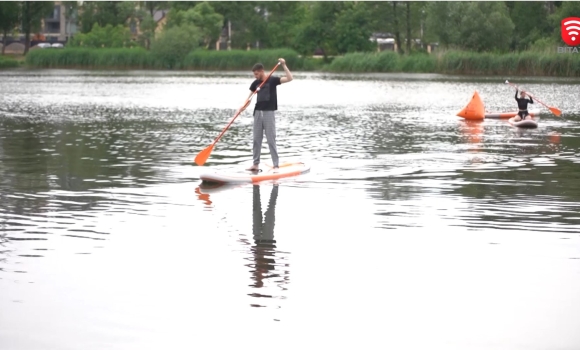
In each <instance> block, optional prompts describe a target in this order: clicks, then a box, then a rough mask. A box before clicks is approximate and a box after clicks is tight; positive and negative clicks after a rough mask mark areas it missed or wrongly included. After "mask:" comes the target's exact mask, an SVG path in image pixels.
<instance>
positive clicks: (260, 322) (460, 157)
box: [0, 70, 580, 350]
mask: <svg viewBox="0 0 580 350" xmlns="http://www.w3.org/2000/svg"><path fill="white" fill-rule="evenodd" d="M505 79H510V80H512V81H513V82H515V83H518V84H520V85H521V86H522V87H523V88H524V89H529V91H531V92H532V93H534V94H535V95H536V96H537V97H539V98H541V99H542V101H543V102H546V103H549V104H550V105H553V106H556V107H558V108H560V109H562V110H563V113H564V114H563V117H562V118H557V117H554V116H553V115H550V114H544V115H542V116H541V117H540V121H539V125H540V126H539V128H537V129H534V130H518V129H516V128H513V127H511V126H509V125H508V124H507V121H501V120H486V121H484V122H471V123H468V122H465V121H463V120H462V119H460V118H458V117H455V113H456V112H457V111H459V109H461V108H462V107H463V106H464V105H465V104H466V103H467V101H468V100H469V98H470V97H471V94H472V93H473V91H474V90H477V91H479V92H480V94H481V96H482V98H483V100H484V102H485V103H486V108H487V110H488V111H498V112H499V111H512V110H514V109H515V107H516V104H515V101H514V99H513V94H514V92H513V90H511V89H510V88H509V87H506V85H505V84H504V83H503V82H504V81H505ZM578 82H579V81H574V80H557V79H534V80H521V79H519V80H518V79H517V78H512V77H497V78H478V79H470V78H460V77H445V76H438V75H398V74H392V75H321V74H314V73H308V74H307V73H295V81H294V82H292V83H290V84H287V85H283V86H281V87H279V109H280V111H279V113H278V117H277V118H278V119H277V127H278V145H279V150H280V154H281V158H282V161H296V160H298V161H307V162H309V163H310V164H311V165H312V170H311V172H310V173H309V174H307V175H304V176H301V177H299V178H295V179H288V180H283V181H279V182H277V183H272V182H268V183H262V184H260V185H257V186H252V185H241V186H233V187H222V188H218V189H214V190H208V189H200V188H199V184H200V180H199V175H200V173H201V172H202V171H206V170H208V169H228V168H229V169H234V168H238V169H239V168H241V167H245V166H247V165H249V164H250V163H251V132H252V131H251V127H252V124H251V122H252V121H251V117H250V110H251V108H249V109H248V111H246V112H245V113H244V114H243V116H242V117H240V118H238V120H236V122H235V123H234V125H233V126H232V127H231V129H230V130H229V131H228V132H227V133H226V135H225V137H224V138H223V139H222V140H221V141H220V142H219V143H218V145H217V146H216V148H215V149H214V151H213V153H212V156H211V157H210V159H209V161H208V162H207V163H206V165H205V166H204V167H197V166H195V165H194V164H193V158H194V157H195V155H196V154H197V152H199V151H200V150H201V149H203V148H205V147H206V146H207V145H208V144H209V143H211V141H212V140H213V138H214V137H215V136H217V134H218V133H219V132H220V131H221V130H222V128H223V127H224V126H225V125H226V123H227V122H228V121H229V119H230V118H231V117H232V116H233V113H234V111H235V109H237V108H238V107H239V106H240V105H241V104H242V102H243V99H244V98H245V97H246V96H247V91H248V87H249V84H250V83H251V74H247V73H245V72H241V73H235V72H234V73H228V74H217V73H174V72H129V73H127V72H125V73H116V72H87V71H59V70H43V71H28V72H20V71H4V72H2V73H0V201H1V202H0V203H1V204H0V348H1V349H3V350H4V349H6V350H30V349H51V350H65V349H67V350H68V349H71V350H72V349H83V350H93V349H94V350H97V349H98V350H100V349H140V350H141V349H198V348H199V349H227V348H236V349H250V348H255V347H269V348H273V349H298V348H303V349H335V348H357V349H387V348H389V349H510V350H513V349H526V350H530V349H578V348H580V332H578V330H579V329H580V316H579V315H580V214H579V210H580V203H579V202H578V201H579V199H580V181H579V175H578V174H580V149H579V147H580V115H579V114H578V111H579V110H580V102H579V101H578V99H577V98H571V96H580V85H578ZM536 108H542V109H543V110H544V111H546V109H545V108H543V107H541V106H540V105H536ZM263 154H264V156H263V157H264V158H263V159H264V162H270V158H269V154H268V151H267V146H266V143H265V142H264V151H263Z"/></svg>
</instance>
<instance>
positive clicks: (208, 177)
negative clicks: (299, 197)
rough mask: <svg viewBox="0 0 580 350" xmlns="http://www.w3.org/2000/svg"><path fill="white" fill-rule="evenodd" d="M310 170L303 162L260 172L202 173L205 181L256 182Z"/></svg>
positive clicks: (282, 165)
mask: <svg viewBox="0 0 580 350" xmlns="http://www.w3.org/2000/svg"><path fill="white" fill-rule="evenodd" d="M308 171H310V166H309V165H306V164H304V163H302V162H295V163H285V164H280V168H279V169H274V168H268V169H267V170H261V171H259V172H254V171H247V170H242V171H235V170H234V171H228V172H225V171H224V172H222V171H219V172H214V173H205V174H201V175H200V179H201V180H202V182H203V183H228V184H231V183H255V182H260V181H266V180H276V179H281V178H284V177H290V176H298V175H301V174H305V173H307V172H308Z"/></svg>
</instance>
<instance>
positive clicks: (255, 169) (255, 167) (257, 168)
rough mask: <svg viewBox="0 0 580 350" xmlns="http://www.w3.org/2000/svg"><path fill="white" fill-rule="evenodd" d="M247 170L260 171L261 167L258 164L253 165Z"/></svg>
mask: <svg viewBox="0 0 580 350" xmlns="http://www.w3.org/2000/svg"><path fill="white" fill-rule="evenodd" d="M246 170H247V171H258V170H260V168H259V167H258V165H257V164H254V165H252V166H251V167H249V168H248V169H246Z"/></svg>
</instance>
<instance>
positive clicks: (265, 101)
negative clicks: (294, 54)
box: [242, 58, 293, 171]
mask: <svg viewBox="0 0 580 350" xmlns="http://www.w3.org/2000/svg"><path fill="white" fill-rule="evenodd" d="M278 61H280V63H281V64H282V67H283V68H284V71H285V72H286V76H285V77H281V78H280V77H276V76H273V75H272V76H270V79H268V81H267V82H266V83H264V85H262V88H261V89H260V91H258V93H257V95H258V98H257V99H256V105H255V107H254V131H253V133H254V144H253V147H252V152H253V155H254V164H253V165H252V166H251V167H250V168H249V169H248V170H249V171H258V170H259V165H260V154H261V152H262V140H263V139H264V133H265V134H266V140H267V142H268V147H269V148H270V155H271V156H272V163H273V164H272V165H273V166H274V169H278V166H279V164H278V162H279V159H278V150H277V148H276V120H275V113H276V111H277V110H278V98H277V94H276V87H277V86H278V85H280V84H284V83H288V82H290V81H292V79H293V78H292V73H290V70H289V69H288V67H287V66H286V61H285V60H284V59H283V58H280V59H278ZM252 72H253V73H254V77H255V78H256V80H254V82H253V83H252V84H251V85H250V91H251V92H250V96H248V99H249V98H250V97H251V96H252V93H253V92H254V91H256V88H257V87H258V86H259V85H260V84H261V83H262V81H263V80H264V79H266V78H267V75H266V73H265V72H264V65H262V64H261V63H256V64H255V65H254V67H253V68H252ZM242 111H243V110H242Z"/></svg>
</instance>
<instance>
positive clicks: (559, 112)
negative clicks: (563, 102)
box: [549, 107, 562, 117]
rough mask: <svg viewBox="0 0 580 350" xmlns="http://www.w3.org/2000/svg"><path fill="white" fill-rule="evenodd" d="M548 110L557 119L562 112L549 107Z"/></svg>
mask: <svg viewBox="0 0 580 350" xmlns="http://www.w3.org/2000/svg"><path fill="white" fill-rule="evenodd" d="M549 109H550V111H551V112H552V113H554V115H556V117H559V116H561V115H562V111H561V110H559V109H558V108H556V107H549Z"/></svg>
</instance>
